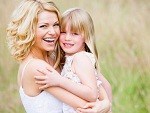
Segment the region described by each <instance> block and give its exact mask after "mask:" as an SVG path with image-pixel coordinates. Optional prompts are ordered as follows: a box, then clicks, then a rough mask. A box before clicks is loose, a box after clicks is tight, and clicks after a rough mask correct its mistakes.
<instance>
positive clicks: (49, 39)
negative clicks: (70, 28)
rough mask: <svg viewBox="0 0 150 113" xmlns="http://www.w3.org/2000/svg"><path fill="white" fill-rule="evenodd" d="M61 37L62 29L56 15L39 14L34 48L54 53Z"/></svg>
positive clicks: (44, 12)
mask: <svg viewBox="0 0 150 113" xmlns="http://www.w3.org/2000/svg"><path fill="white" fill-rule="evenodd" d="M59 35H60V27H59V20H58V17H57V15H56V13H54V12H48V11H43V12H41V13H39V14H38V23H37V27H36V38H35V44H34V47H35V48H36V49H40V50H42V51H53V50H54V48H55V44H56V41H57V40H58V37H59Z"/></svg>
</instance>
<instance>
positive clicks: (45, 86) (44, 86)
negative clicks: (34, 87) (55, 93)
mask: <svg viewBox="0 0 150 113" xmlns="http://www.w3.org/2000/svg"><path fill="white" fill-rule="evenodd" d="M46 88H48V86H47V85H43V86H40V87H39V89H40V90H44V89H46Z"/></svg>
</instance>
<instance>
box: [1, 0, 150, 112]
mask: <svg viewBox="0 0 150 113" xmlns="http://www.w3.org/2000/svg"><path fill="white" fill-rule="evenodd" d="M19 1H20V0H9V2H8V1H5V0H1V1H0V14H1V16H0V23H1V24H0V83H1V84H0V113H24V109H23V107H22V104H21V102H20V98H19V94H18V90H17V89H18V86H17V69H18V64H17V63H16V62H15V61H14V60H13V58H12V57H11V56H10V53H9V51H8V49H7V43H6V27H7V23H8V22H9V19H10V15H11V13H12V10H13V9H14V8H15V5H17V3H18V2H19ZM53 1H54V2H55V3H56V5H57V6H58V7H59V8H60V10H61V12H63V11H65V10H66V9H68V8H70V7H81V8H84V9H86V10H87V11H88V12H89V13H90V14H91V16H92V18H93V20H94V24H95V31H96V36H97V41H96V42H97V47H98V50H99V53H100V65H101V71H102V73H103V74H104V75H105V77H106V78H107V79H108V81H109V82H110V83H111V85H112V90H113V113H120V112H121V113H149V112H150V102H149V100H150V90H149V89H150V82H149V81H150V44H149V43H150V37H149V36H150V21H149V19H150V15H149V14H150V2H149V0H111V1H109V0H93V1H87V0H71V1H68V0H61V1H60V0H53ZM72 3H73V4H72Z"/></svg>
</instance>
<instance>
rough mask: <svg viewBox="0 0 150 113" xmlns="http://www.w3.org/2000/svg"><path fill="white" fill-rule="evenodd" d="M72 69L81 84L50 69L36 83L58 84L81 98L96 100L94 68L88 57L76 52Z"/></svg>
mask: <svg viewBox="0 0 150 113" xmlns="http://www.w3.org/2000/svg"><path fill="white" fill-rule="evenodd" d="M72 70H73V71H74V73H75V74H76V75H78V77H79V79H80V80H81V83H82V84H77V83H75V82H73V81H71V80H69V79H67V78H65V77H62V76H60V75H59V73H58V72H56V71H55V70H51V71H52V72H53V73H49V72H47V73H45V75H46V78H44V77H43V81H37V83H39V84H45V83H46V87H48V86H59V87H61V88H64V89H66V90H67V91H69V92H71V93H73V94H75V95H77V96H79V97H80V98H82V99H85V100H87V101H96V99H97V97H98V91H97V81H96V77H95V69H94V66H93V64H92V62H91V61H90V59H89V58H88V57H87V56H86V55H85V54H76V55H75V57H74V61H73V64H72ZM42 71H44V70H42ZM45 72H46V71H45ZM36 79H39V77H37V76H36ZM40 80H41V77H40ZM44 88H45V87H44Z"/></svg>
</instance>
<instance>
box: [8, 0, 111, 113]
mask: <svg viewBox="0 0 150 113" xmlns="http://www.w3.org/2000/svg"><path fill="white" fill-rule="evenodd" d="M59 23H60V12H59V10H58V9H57V7H56V6H55V4H54V3H52V2H45V1H40V0H23V1H22V2H21V3H20V5H19V6H18V7H17V8H16V10H15V11H14V13H13V15H12V19H11V22H10V24H9V25H8V28H7V39H8V44H9V48H10V51H11V54H12V56H13V57H14V58H15V59H16V60H17V61H19V62H20V66H19V70H18V84H19V87H20V88H19V93H20V97H21V100H22V103H23V105H24V108H25V110H26V112H27V113H62V102H61V101H63V102H65V103H66V104H68V105H70V106H72V107H74V108H83V107H84V106H85V105H86V104H87V102H86V101H84V100H82V99H80V98H79V97H77V96H75V95H73V94H71V93H69V92H67V91H66V90H64V89H62V88H59V87H51V88H47V89H45V90H44V91H43V90H40V89H39V87H40V85H38V84H36V83H35V79H34V75H40V76H42V74H41V73H39V72H38V71H37V69H45V68H49V69H53V67H54V68H55V69H56V70H57V71H58V72H60V68H59V60H60V50H59V45H58V42H57V40H58V37H59V35H60V26H59ZM55 97H56V98H55ZM68 97H69V98H72V99H71V100H70V99H69V98H68ZM105 102H107V104H105V105H106V107H105V110H108V109H107V108H109V104H108V103H109V102H108V100H105ZM96 105H99V104H96ZM96 105H95V106H96ZM101 105H102V104H101ZM101 105H99V107H101ZM87 106H88V105H87ZM95 106H93V109H92V110H93V111H95V108H94V107H95ZM96 108H97V107H96ZM85 112H86V111H85ZM100 112H101V111H100Z"/></svg>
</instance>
